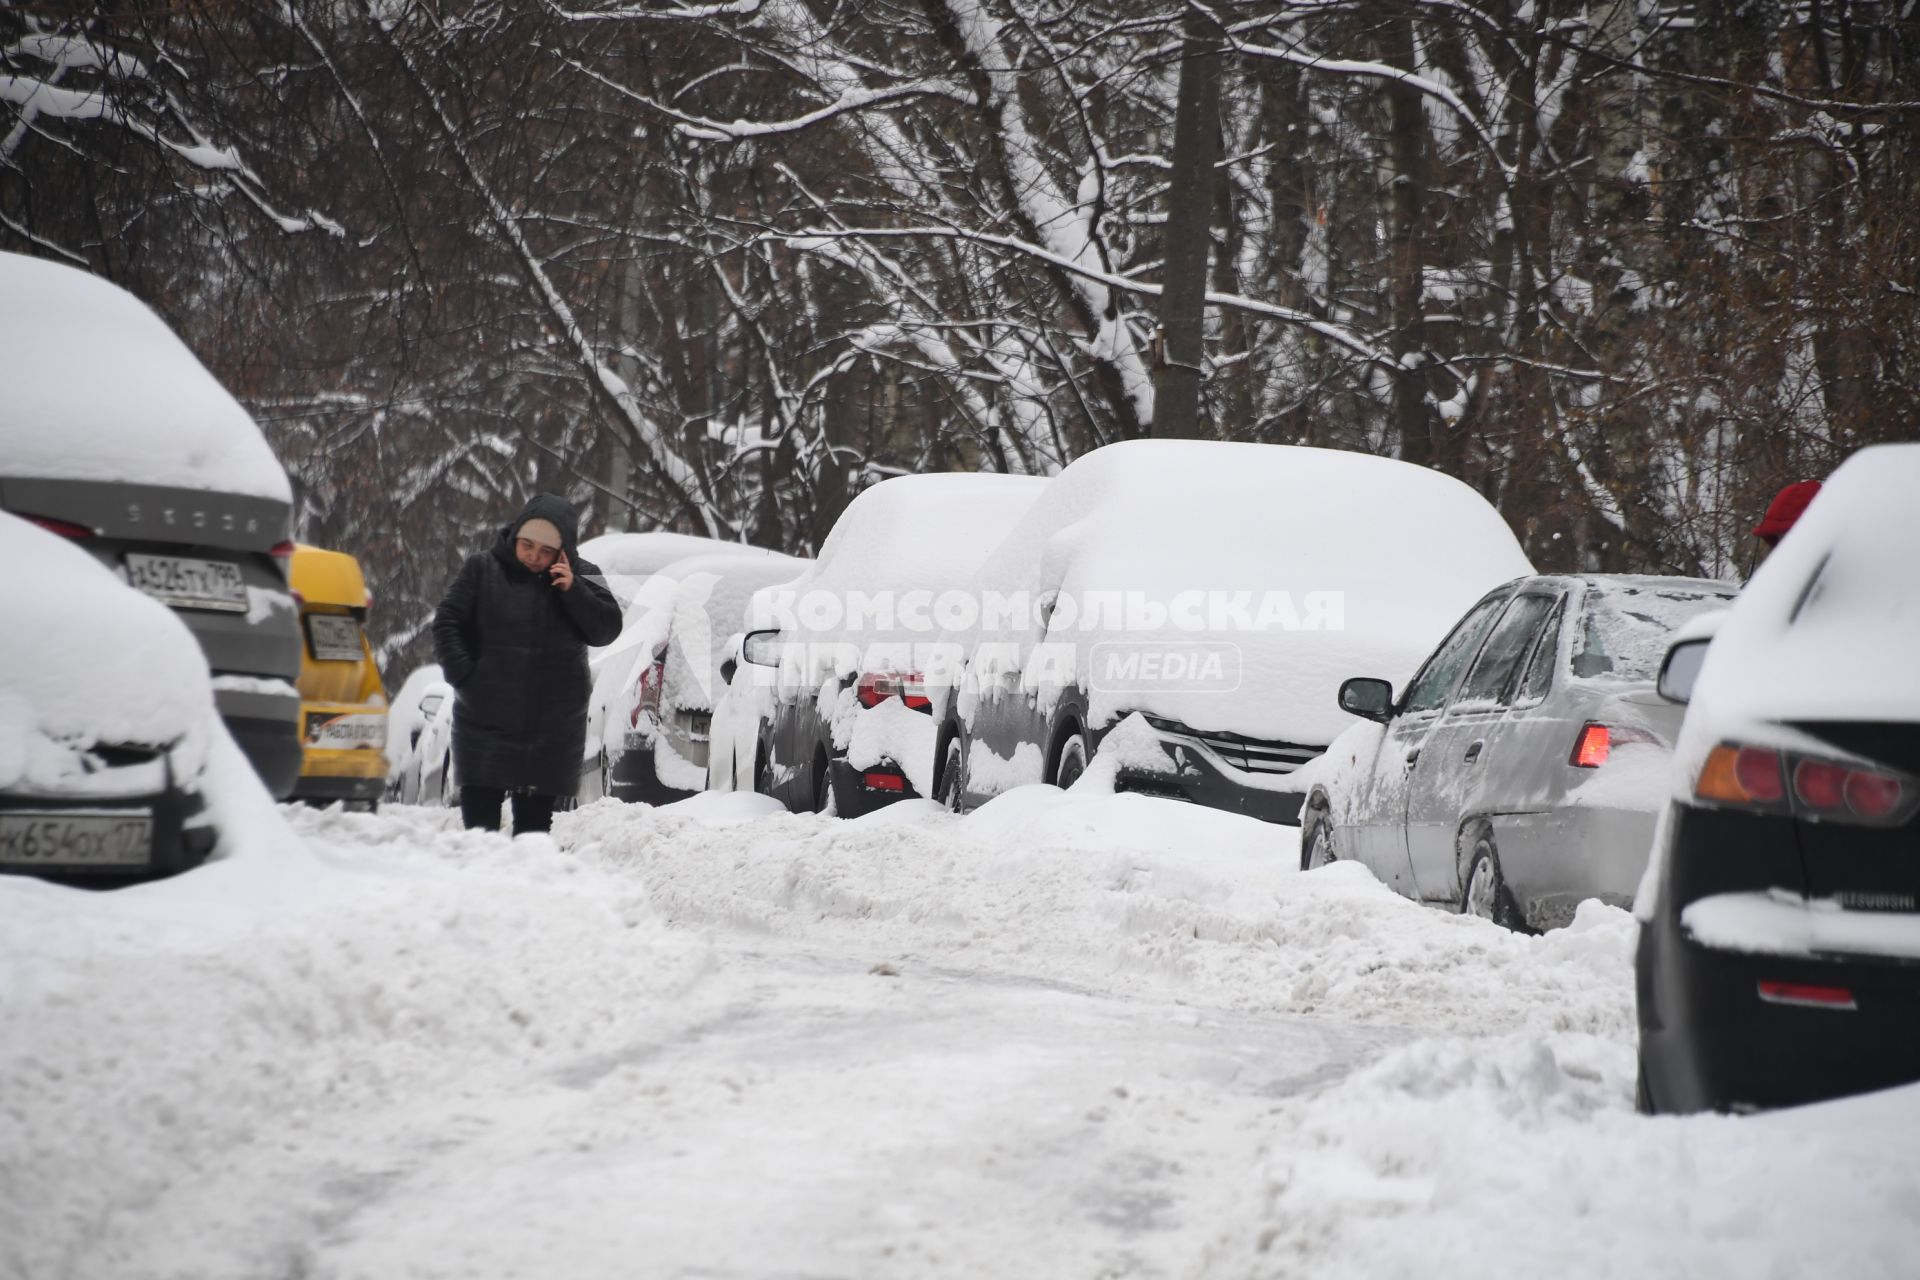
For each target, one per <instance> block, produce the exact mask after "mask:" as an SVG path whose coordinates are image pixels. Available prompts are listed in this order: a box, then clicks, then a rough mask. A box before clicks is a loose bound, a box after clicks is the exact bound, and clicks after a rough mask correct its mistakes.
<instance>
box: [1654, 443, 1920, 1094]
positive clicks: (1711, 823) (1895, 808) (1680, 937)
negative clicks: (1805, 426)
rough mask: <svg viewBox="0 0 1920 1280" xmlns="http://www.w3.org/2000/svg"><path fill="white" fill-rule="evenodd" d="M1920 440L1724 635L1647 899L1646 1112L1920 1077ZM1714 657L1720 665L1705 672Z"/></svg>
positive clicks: (1684, 741)
mask: <svg viewBox="0 0 1920 1280" xmlns="http://www.w3.org/2000/svg"><path fill="white" fill-rule="evenodd" d="M1916 484H1920V445H1912V444H1908V445H1885V446H1879V447H1876V448H1872V449H1867V450H1863V451H1861V452H1860V453H1859V454H1857V455H1856V456H1855V457H1854V458H1852V459H1850V460H1849V461H1848V462H1847V463H1846V464H1845V465H1843V466H1842V467H1841V468H1840V469H1839V470H1838V471H1837V472H1835V474H1834V476H1833V478H1832V479H1831V480H1830V481H1829V482H1828V483H1827V485H1826V487H1825V488H1824V489H1823V490H1822V491H1821V493H1820V496H1819V497H1818V498H1817V499H1815V501H1814V503H1813V505H1812V506H1811V507H1810V508H1809V509H1808V511H1807V514H1806V515H1805V516H1804V517H1802V518H1801V520H1800V522H1799V523H1798V524H1797V525H1796V526H1795V527H1794V529H1793V531H1792V532H1791V533H1789V534H1788V535H1787V536H1786V538H1784V539H1783V540H1782V541H1781V543H1780V545H1779V547H1778V548H1777V549H1776V550H1775V551H1774V552H1773V553H1772V555H1771V556H1770V557H1769V559H1768V560H1767V561H1766V562H1765V563H1764V564H1763V565H1762V566H1761V567H1760V570H1759V572H1758V573H1756V574H1755V576H1754V578H1753V581H1752V582H1751V583H1750V584H1749V585H1748V587H1747V588H1746V590H1745V592H1744V593H1743V594H1742V595H1741V597H1740V598H1739V600H1738V602H1737V603H1736V604H1735V605H1734V607H1733V609H1732V610H1731V611H1730V612H1729V613H1728V614H1727V615H1726V617H1725V619H1724V620H1723V621H1722V623H1721V624H1720V626H1719V627H1718V630H1717V632H1716V633H1715V634H1714V635H1713V637H1712V639H1711V643H1710V647H1708V648H1706V649H1705V660H1704V662H1702V661H1701V658H1702V650H1701V646H1702V645H1703V644H1705V643H1707V642H1706V641H1705V640H1703V639H1701V638H1698V637H1686V636H1683V637H1682V638H1681V640H1680V642H1679V643H1677V644H1676V645H1675V646H1674V648H1673V650H1672V651H1671V653H1670V654H1669V655H1668V658H1667V665H1666V669H1665V671H1664V673H1663V675H1662V679H1661V689H1662V692H1664V693H1667V694H1668V695H1670V696H1673V697H1676V698H1686V699H1688V701H1689V705H1688V708H1687V713H1686V720H1685V723H1684V725H1683V727H1682V730H1681V736H1680V741H1679V743H1678V744H1677V746H1676V749H1675V769H1676V775H1675V795H1674V798H1673V799H1672V800H1671V802H1670V803H1669V804H1668V806H1667V809H1666V812H1665V814H1664V815H1663V819H1662V821H1661V824H1660V828H1659V832H1658V835H1657V836H1656V838H1655V846H1654V853H1653V861H1652V865H1651V867H1650V869H1649V874H1648V879H1647V881H1646V882H1645V883H1644V884H1643V886H1642V889H1641V894H1640V898H1639V900H1638V901H1637V902H1636V904H1635V912H1636V914H1637V915H1638V916H1639V917H1640V920H1641V933H1640V944H1639V951H1638V955H1637V958H1636V965H1635V976H1636V984H1637V996H1638V1006H1639V1021H1640V1098H1639V1102H1640V1107H1641V1109H1642V1110H1644V1111H1650V1112H1689V1111H1702V1110H1719V1111H1747V1110H1755V1109H1760V1108H1767V1107H1777V1106H1786V1105H1791V1104H1795V1103H1802V1102H1810V1101H1815V1100H1818V1099H1823V1098H1831V1097H1836V1096H1839V1095H1843V1094H1850V1093H1857V1092H1861V1091H1865V1090H1870V1089H1878V1088H1883V1087H1886V1086H1890V1085H1894V1084H1900V1083H1905V1082H1909V1081H1914V1080H1920V822H1916V820H1915V815H1916V813H1920V660H1916V655H1920V641H1916V637H1917V636H1920V507H1917V506H1916V505H1915V503H1914V502H1913V493H1914V491H1915V485H1916ZM1695 672H1697V679H1694V678H1693V674H1692V673H1695Z"/></svg>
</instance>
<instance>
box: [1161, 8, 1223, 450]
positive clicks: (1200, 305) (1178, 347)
mask: <svg viewBox="0 0 1920 1280" xmlns="http://www.w3.org/2000/svg"><path fill="white" fill-rule="evenodd" d="M1219 151H1220V46H1219V42H1218V40H1217V39H1216V38H1214V37H1213V36H1212V35H1211V34H1210V33H1209V32H1208V31H1207V29H1206V19H1205V18H1204V17H1202V16H1201V14H1200V13H1199V11H1198V10H1188V12H1187V29H1186V38H1185V43H1184V46H1183V49H1182V52H1181V58H1180V98H1179V102H1178V104H1177V106H1176V108H1175V113H1174V122H1173V172H1172V174H1171V175H1170V177H1169V179H1168V188H1167V238H1166V246H1167V248H1166V254H1165V261H1166V266H1165V267H1164V269H1163V272H1162V284H1161V289H1162V292H1161V294H1160V352H1159V356H1160V358H1159V360H1158V361H1157V362H1156V364H1155V366H1154V371H1153V405H1154V408H1153V434H1154V435H1156V436H1161V437H1165V438H1169V439H1189V440H1191V439H1199V438H1201V437H1202V436H1203V435H1209V436H1210V435H1211V434H1212V433H1211V432H1210V431H1205V432H1203V431H1202V429H1201V424H1200V381H1201V377H1202V376H1203V373H1204V361H1205V359H1206V347H1205V342H1204V334H1203V326H1204V322H1205V318H1206V297H1207V259H1208V254H1209V250H1210V249H1211V248H1212V247H1213V197H1214V182H1213V171H1214V168H1215V166H1216V165H1217V164H1218V157H1219Z"/></svg>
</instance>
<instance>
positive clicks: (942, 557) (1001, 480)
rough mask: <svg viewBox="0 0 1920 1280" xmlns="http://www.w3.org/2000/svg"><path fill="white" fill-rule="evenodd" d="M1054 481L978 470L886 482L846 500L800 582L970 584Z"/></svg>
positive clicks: (897, 586)
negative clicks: (980, 568) (984, 560)
mask: <svg viewBox="0 0 1920 1280" xmlns="http://www.w3.org/2000/svg"><path fill="white" fill-rule="evenodd" d="M1049 483H1051V482H1050V481H1047V480H1045V479H1041V478H1039V477H1035V476H1005V475H987V474H982V473H977V472H953V473H946V474H939V475H923V476H895V477H893V478H892V479H890V480H883V481H881V482H880V483H879V484H876V485H874V486H873V487H872V488H870V489H866V490H863V491H862V492H861V493H860V494H859V495H858V496H856V497H855V498H854V500H853V501H852V502H850V503H848V504H847V509H846V510H845V511H843V512H841V513H840V518H839V519H838V520H836V521H834V524H833V531H832V532H831V533H829V534H828V535H827V540H826V542H825V543H823V544H822V545H821V547H820V555H819V558H818V559H817V560H816V561H815V562H814V564H813V566H812V567H811V568H809V569H808V570H807V572H806V573H804V574H802V575H801V576H800V577H799V578H798V579H796V580H795V585H796V586H801V587H808V588H812V587H820V588H825V589H837V588H849V589H857V590H865V591H875V590H911V589H913V588H916V587H919V588H927V589H932V590H938V589H940V588H944V587H962V586H965V585H966V583H967V580H968V579H969V578H970V577H971V576H972V575H973V571H974V570H975V569H976V568H978V567H979V565H980V562H981V560H982V559H983V558H984V557H985V556H986V555H987V553H988V552H990V551H991V550H992V549H993V547H994V544H995V543H997V542H998V541H999V540H1000V539H1001V538H1002V537H1004V536H1005V535H1006V534H1007V532H1008V531H1010V530H1011V529H1012V528H1013V527H1014V525H1015V524H1016V523H1017V522H1018V521H1019V520H1020V518H1021V517H1022V516H1023V515H1025V514H1026V512H1027V509H1028V508H1029V507H1031V506H1032V505H1033V503H1034V500H1035V499H1036V498H1038V497H1039V496H1040V495H1041V494H1042V493H1044V492H1045V491H1046V488H1047V485H1048V484H1049Z"/></svg>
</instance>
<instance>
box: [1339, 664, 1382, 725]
mask: <svg viewBox="0 0 1920 1280" xmlns="http://www.w3.org/2000/svg"><path fill="white" fill-rule="evenodd" d="M1340 709H1341V710H1342V711H1344V712H1346V713H1347V714H1348V715H1354V716H1359V717H1360V718H1361V719H1362V720H1378V721H1380V722H1381V723H1382V724H1385V723H1386V722H1387V720H1388V719H1390V718H1391V717H1392V716H1393V686H1392V685H1390V684H1388V683H1387V682H1386V681H1385V680H1375V679H1373V678H1372V677H1370V676H1355V677H1354V678H1353V679H1351V680H1348V681H1346V682H1344V683H1343V684H1342V685H1341V686H1340Z"/></svg>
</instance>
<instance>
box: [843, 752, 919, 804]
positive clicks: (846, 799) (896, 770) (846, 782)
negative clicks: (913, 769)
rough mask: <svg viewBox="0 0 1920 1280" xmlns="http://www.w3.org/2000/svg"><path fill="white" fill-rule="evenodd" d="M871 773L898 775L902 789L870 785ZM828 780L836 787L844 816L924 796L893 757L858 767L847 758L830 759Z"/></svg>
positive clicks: (888, 775) (890, 776)
mask: <svg viewBox="0 0 1920 1280" xmlns="http://www.w3.org/2000/svg"><path fill="white" fill-rule="evenodd" d="M868 774H876V775H880V776H884V777H889V778H898V779H899V780H900V786H899V789H898V790H895V789H893V788H891V787H876V786H872V785H869V784H868V782H867V780H866V778H867V775H868ZM827 781H828V784H829V785H830V786H832V788H833V804H834V809H835V811H836V812H838V813H839V815H840V816H841V817H843V818H858V817H860V816H861V815H862V814H868V813H873V812H875V811H876V810H879V809H884V808H886V807H887V806H888V805H890V804H897V803H899V802H900V801H902V800H918V799H920V793H919V792H918V791H916V790H914V788H913V783H911V782H909V781H907V775H906V771H905V770H904V769H902V768H901V767H900V766H899V765H897V764H895V763H894V762H893V761H891V760H882V761H880V762H879V763H878V764H875V765H870V766H868V767H867V768H864V769H856V768H854V767H853V766H852V765H850V764H848V763H847V761H846V759H845V757H836V758H834V759H832V760H829V761H827Z"/></svg>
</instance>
